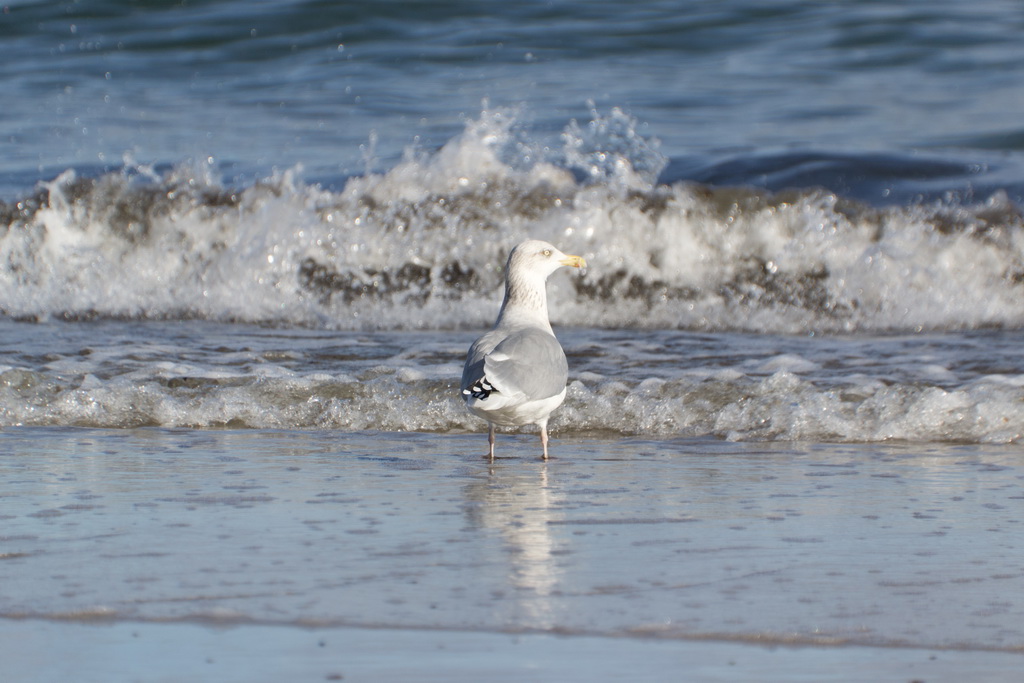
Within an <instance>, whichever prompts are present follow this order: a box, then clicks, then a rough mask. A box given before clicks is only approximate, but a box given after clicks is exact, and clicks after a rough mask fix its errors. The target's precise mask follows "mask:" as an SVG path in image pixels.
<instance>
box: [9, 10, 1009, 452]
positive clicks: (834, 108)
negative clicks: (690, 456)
mask: <svg viewBox="0 0 1024 683" xmlns="http://www.w3.org/2000/svg"><path fill="white" fill-rule="evenodd" d="M677 5H678V4H677V3H659V2H647V3H632V4H628V5H622V4H620V3H572V2H565V3H553V4H548V3H508V4H505V5H502V6H494V7H490V6H487V7H484V6H483V5H473V4H468V5H467V4H464V3H440V4H437V3H431V4H427V3H418V2H407V3H394V2H380V3H363V4H360V5H358V6H354V5H353V6H350V5H348V4H344V3H342V4H339V3H306V2H285V3H273V4H272V5H267V4H259V3H256V4H254V3H240V2H198V3H151V4H145V5H139V4H134V3H121V2H107V3H76V2H69V3H32V2H15V3H11V4H9V5H7V6H6V7H5V11H4V13H3V15H2V20H0V41H3V44H4V45H5V46H6V47H7V49H8V50H9V53H10V54H17V55H18V56H19V58H18V59H11V60H4V64H3V66H2V67H0V68H2V69H3V75H4V82H5V83H6V84H7V97H6V102H7V106H6V107H5V110H4V114H3V118H2V119H0V151H2V154H0V159H2V161H0V178H2V179H3V183H2V193H0V196H2V197H3V203H2V204H0V225H2V226H4V229H3V233H2V235H0V256H2V258H0V311H2V313H3V314H4V319H3V320H2V321H0V324H2V326H3V328H4V338H5V340H6V341H5V345H4V347H3V348H2V349H0V364H2V374H0V378H2V385H0V389H2V398H0V421H2V423H3V424H5V425H19V424H20V425H51V426H52V425H57V426H59V425H79V426H93V427H131V426H138V425H156V426H190V427H212V426H223V425H242V426H246V427H282V426H295V427H300V428H304V427H322V428H332V429H360V428H363V427H365V426H371V425H383V426H385V428H387V429H415V430H424V431H448V430H452V429H472V428H474V426H475V425H474V422H473V421H472V420H471V419H470V418H468V417H467V416H466V415H464V414H463V412H462V410H461V407H460V406H459V405H458V402H457V401H455V400H452V397H451V394H452V391H451V382H452V381H453V379H454V378H455V377H456V376H457V375H458V367H457V366H458V365H459V364H460V362H461V355H462V353H463V348H464V347H465V346H466V345H467V344H468V342H469V341H470V340H471V338H472V335H473V334H474V333H478V332H479V331H480V330H482V329H485V328H486V327H487V326H488V325H490V324H491V322H492V320H493V317H494V315H495V311H496V309H497V305H498V303H499V300H500V296H501V294H500V293H501V278H502V266H503V264H504V259H505V256H506V254H507V252H508V250H509V249H510V248H511V247H512V246H513V245H514V244H516V243H517V242H519V241H520V240H522V239H524V238H526V237H539V238H543V239H548V240H550V241H552V242H554V243H556V244H558V245H559V246H560V247H561V248H562V249H563V250H565V251H567V252H570V253H579V254H582V255H583V256H585V257H586V258H587V260H588V262H589V263H590V264H591V265H590V268H589V269H588V270H587V271H586V272H584V273H583V274H582V275H580V276H570V275H567V274H565V273H559V274H557V275H556V276H555V277H553V278H552V280H551V282H550V283H549V295H550V298H551V310H552V316H553V322H554V323H555V325H556V327H557V328H559V329H560V330H561V335H562V337H563V339H564V341H565V342H566V344H567V345H568V347H569V351H570V355H571V356H572V359H573V363H572V371H573V378H572V386H571V388H570V396H569V401H568V404H567V406H566V409H565V410H563V411H561V413H560V418H559V424H558V428H559V429H560V430H561V431H562V432H563V433H566V432H574V431H576V432H583V433H586V432H588V431H591V430H594V429H600V430H602V431H607V430H611V431H612V432H613V433H621V434H650V435H658V436H673V435H680V434H682V435H707V434H712V435H716V436H721V437H726V438H753V439H794V438H798V439H810V440H838V441H877V440H886V439H901V440H912V441H918V440H919V441H931V440H953V441H967V442H982V443H984V442H1000V443H1005V442H1016V441H1017V440H1018V439H1019V438H1020V434H1021V430H1022V428H1024V424H1022V420H1021V417H1022V409H1021V406H1022V402H1021V400H1022V398H1024V388H1022V387H1024V367H1022V365H1021V358H1020V354H1019V353H1017V349H1018V348H1019V342H1020V332H1019V330H1020V329H1021V326H1022V324H1024V296H1022V294H1024V217H1022V213H1021V210H1020V208H1019V206H1018V202H1019V201H1020V199H1021V197H1022V193H1024V169H1022V165H1021V161H1022V152H1021V150H1020V149H1019V147H1020V140H1021V134H1020V130H1021V129H1020V126H1019V122H1018V111H1019V107H1018V106H1017V105H1018V104H1019V93H1020V89H1019V87H1018V83H1019V82H1020V78H1021V76H1024V49H1022V48H1020V47H1019V45H1018V43H1019V41H1018V40H1017V33H1018V29H1019V28H1020V24H1021V23H1024V15H1022V13H1021V12H1020V11H1019V8H1017V6H1016V5H1015V4H1013V3H1008V2H980V3H975V4H973V5H971V7H970V9H967V8H965V7H962V6H961V5H960V4H958V3H952V2H948V3H947V2H940V3H934V2H929V3H917V2H904V3H872V2H865V3H853V4H851V3H844V4H841V5H840V4H835V5H833V4H820V3H802V2H793V3H773V4H772V5H771V6H770V7H765V6H764V4H763V3H751V2H724V3H715V4H713V5H711V4H706V3H693V4H692V5H690V6H687V7H684V8H679V7H678V6H677ZM610 27H614V30H611V28H610ZM1015 98H1018V99H1015ZM42 340H46V342H45V343H44V342H42ZM396 394H397V395H399V396H401V397H402V398H401V400H399V401H394V400H392V397H393V396H394V395H396ZM296 399H298V400H299V403H296Z"/></svg>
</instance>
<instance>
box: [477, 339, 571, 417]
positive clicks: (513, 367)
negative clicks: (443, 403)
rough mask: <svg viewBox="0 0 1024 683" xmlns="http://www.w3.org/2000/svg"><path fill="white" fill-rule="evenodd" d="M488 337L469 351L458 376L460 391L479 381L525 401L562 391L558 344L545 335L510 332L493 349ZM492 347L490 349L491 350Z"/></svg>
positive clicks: (565, 373)
mask: <svg viewBox="0 0 1024 683" xmlns="http://www.w3.org/2000/svg"><path fill="white" fill-rule="evenodd" d="M490 334H491V333H488V334H486V335H484V336H483V337H481V338H480V339H478V340H477V341H476V343H474V344H473V346H472V347H470V350H469V357H468V358H467V359H466V366H465V368H464V369H463V372H462V389H463V391H464V392H465V391H466V390H467V389H471V388H472V387H475V386H477V385H478V384H479V383H480V382H481V381H486V384H487V385H489V386H490V387H492V388H493V390H494V391H498V392H500V393H502V394H506V395H515V394H523V395H525V396H526V398H527V399H529V400H537V399H542V398H548V397H549V396H555V395H556V394H559V393H561V391H562V390H563V389H565V383H566V381H567V380H568V378H569V364H568V362H567V361H566V359H565V352H564V351H562V347H561V345H560V344H559V343H558V340H557V339H555V338H554V337H553V336H552V335H550V334H548V333H547V332H544V331H541V330H537V329H532V328H531V329H525V330H520V331H518V332H513V333H512V334H510V335H508V336H507V337H505V338H504V339H502V340H501V341H499V342H498V343H497V344H496V345H494V342H495V339H494V338H493V337H491V338H489V335H490ZM492 345H493V346H492Z"/></svg>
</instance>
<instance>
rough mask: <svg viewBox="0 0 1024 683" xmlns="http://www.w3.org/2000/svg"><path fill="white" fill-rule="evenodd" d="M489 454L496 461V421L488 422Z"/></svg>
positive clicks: (492, 460)
mask: <svg viewBox="0 0 1024 683" xmlns="http://www.w3.org/2000/svg"><path fill="white" fill-rule="evenodd" d="M487 446H488V449H487V456H488V457H489V458H490V459H491V462H494V423H493V422H488V423H487Z"/></svg>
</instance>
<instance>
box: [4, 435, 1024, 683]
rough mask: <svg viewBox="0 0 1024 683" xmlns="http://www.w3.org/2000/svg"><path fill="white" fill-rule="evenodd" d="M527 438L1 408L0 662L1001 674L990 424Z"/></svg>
mask: <svg viewBox="0 0 1024 683" xmlns="http://www.w3.org/2000/svg"><path fill="white" fill-rule="evenodd" d="M535 439H536V435H519V436H513V435H506V436H505V438H504V439H501V438H499V444H500V446H501V445H503V446H504V449H503V451H504V453H503V455H502V457H500V458H499V459H498V460H496V461H495V463H493V464H490V463H489V462H487V461H486V460H485V459H484V458H482V457H481V453H482V451H483V449H482V448H481V446H485V442H486V439H485V438H484V437H483V436H482V435H469V434H466V435H441V434H423V433H407V434H399V433H379V432H378V433H374V432H364V433H352V434H337V433H331V432H308V431H303V432H295V431H265V430H244V431H230V430H225V431H218V430H214V431H200V432H197V431H192V430H163V429H141V430H131V431H127V432H126V431H119V430H80V429H67V428H56V429H45V428H14V429H8V430H5V432H4V433H3V434H2V435H0V448H2V449H3V455H4V457H3V458H2V459H0V467H2V468H3V473H2V476H3V480H4V481H5V482H7V484H6V487H7V494H6V496H5V498H4V500H3V501H2V508H0V514H2V515H3V517H4V534H3V536H2V537H0V543H2V545H0V557H2V565H0V569H2V570H3V571H4V594H5V609H4V613H3V615H2V616H3V626H2V628H3V631H4V633H5V637H4V638H3V643H4V645H3V648H4V649H5V652H4V653H3V656H2V657H0V661H2V662H3V664H2V665H0V668H4V669H6V670H7V671H8V672H13V673H12V675H13V676H15V677H14V678H12V677H11V676H7V678H8V679H9V680H18V678H17V676H18V675H21V674H23V672H26V671H38V673H39V674H40V675H41V676H42V678H36V679H34V680H58V679H59V678H60V676H61V675H63V674H65V673H66V672H67V671H69V669H68V668H67V667H69V666H72V664H71V663H73V666H74V667H75V670H79V669H78V668H79V667H81V669H80V672H81V674H82V675H83V676H85V678H81V679H80V680H102V679H104V678H106V679H107V680H110V678H109V676H111V675H115V676H116V675H117V674H118V672H120V671H122V670H124V671H130V672H132V675H133V676H134V677H135V678H133V680H174V676H175V675H177V674H176V673H175V672H176V671H177V670H178V669H176V667H178V666H179V665H180V666H185V667H192V669H188V668H186V669H182V670H181V671H189V670H194V671H195V672H196V673H197V674H198V675H203V676H206V675H207V674H209V676H210V678H211V679H212V678H217V679H218V680H277V679H278V676H282V675H284V674H285V673H288V675H291V674H297V675H299V676H300V677H301V676H303V675H306V674H308V675H309V676H310V677H311V679H313V680H316V679H320V680H324V679H326V680H329V679H328V678H326V677H328V676H331V675H335V674H337V675H343V676H345V680H388V679H390V680H442V679H453V680H474V679H477V677H478V676H480V675H481V674H485V675H486V677H487V678H489V679H490V678H492V677H493V678H495V679H497V680H502V679H503V677H505V679H507V680H522V678H524V677H525V678H529V677H530V676H534V675H536V676H538V677H540V678H545V677H550V678H552V679H557V680H585V679H586V680H613V679H614V678H616V677H617V676H616V672H618V673H628V671H634V672H635V673H637V674H638V675H639V676H640V677H641V678H643V677H644V676H648V677H649V678H648V680H657V679H661V678H663V677H664V676H665V675H673V674H674V673H676V672H681V673H686V672H687V671H688V669H687V667H694V668H693V669H692V671H691V674H692V678H690V680H772V679H773V676H774V674H771V675H769V674H770V672H777V673H778V675H779V679H781V680H793V679H794V678H797V677H800V676H803V677H809V678H813V679H815V680H878V679H879V678H882V679H889V680H892V679H893V678H894V677H901V678H905V679H906V680H918V679H919V680H955V679H956V678H958V677H959V675H960V674H963V675H965V676H966V675H971V676H980V677H978V678H977V680H993V681H998V680H1007V681H1009V680H1013V679H1014V678H1015V677H1016V676H1017V675H1019V670H1020V666H1021V663H1022V662H1024V630H1022V627H1021V622H1020V619H1019V614H1020V609H1021V607H1020V604H1019V601H1018V600H1017V599H1016V596H1018V595H1021V594H1024V592H1022V590H1021V589H1022V588H1024V586H1022V583H1024V567H1022V566H1021V562H1020V557H1021V553H1020V547H1019V542H1018V536H1019V531H1018V530H1019V525H1020V523H1021V518H1020V515H1019V501H1020V500H1021V496H1022V495H1024V492H1022V488H1021V483H1020V482H1021V480H1022V477H1024V473H1022V472H1021V471H1020V464H1019V456H1018V454H1017V452H1016V449H1015V448H1014V447H998V446H977V445H961V446H956V445H946V446H943V445H928V446H921V445H902V446H901V445H881V444H867V445H841V446H828V445H821V444H808V445H807V446H804V447H801V446H800V445H799V444H764V443H759V444H736V443H728V442H722V441H717V440H710V441H709V440H701V439H683V440H647V439H616V440H596V439H584V438H567V439H559V438H558V436H557V435H555V438H554V440H553V448H552V451H553V454H554V457H553V459H552V460H551V461H550V462H548V463H543V462H541V461H540V460H539V459H538V458H537V453H536V452H535V451H536V450H537V444H536V443H535ZM500 446H499V447H500ZM499 453H501V451H499ZM156 643H160V644H161V647H159V648H157V647H156V645H155V644H156ZM175 643H176V644H177V645H173V644H175ZM321 643H323V645H322V646H321ZM44 644H45V649H46V650H47V651H48V652H51V653H63V654H65V655H66V657H52V658H48V659H47V660H45V661H41V660H40V657H39V648H40V647H43V646H44ZM172 645H173V647H172ZM328 646H330V647H328ZM179 647H180V648H181V650H180V651H181V652H183V653H185V655H186V656H185V657H184V658H183V659H181V660H180V664H179V663H178V662H179V659H178V658H177V657H176V656H175V655H174V654H173V653H175V652H178V648H179ZM154 649H157V650H159V651H160V653H159V654H153V650H154ZM453 649H454V650H456V651H458V652H465V653H466V656H465V657H461V656H460V657H453V656H452V652H451V651H452V650H453ZM104 653H107V655H109V656H104ZM573 653H575V654H576V656H575V657H570V656H569V655H571V654H573ZM153 657H155V659H154V658H153ZM172 659H173V661H172ZM207 660H209V661H207ZM570 661H571V662H572V664H571V665H570V664H569V662H570ZM161 662H166V664H167V666H166V667H165V666H164V665H163V664H161ZM260 662H265V666H264V664H261V663H260ZM631 662H633V663H632V664H631ZM35 667H41V668H39V669H36V668H35ZM218 667H219V668H218ZM275 667H276V669H275ZM633 667H635V668H633ZM274 671H277V672H278V673H276V674H275V673H273V672H274ZM819 674H820V675H822V676H824V677H823V678H820V679H819V678H818V675H819ZM222 675H223V676H224V678H220V676H222ZM47 676H49V677H50V678H46V677H47ZM830 676H831V678H830ZM89 677H91V678H89Z"/></svg>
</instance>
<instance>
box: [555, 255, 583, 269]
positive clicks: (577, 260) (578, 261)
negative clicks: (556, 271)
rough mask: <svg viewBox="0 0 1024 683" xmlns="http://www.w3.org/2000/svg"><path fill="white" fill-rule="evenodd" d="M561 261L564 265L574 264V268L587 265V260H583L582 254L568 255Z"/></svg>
mask: <svg viewBox="0 0 1024 683" xmlns="http://www.w3.org/2000/svg"><path fill="white" fill-rule="evenodd" d="M559 263H560V264H561V265H563V266H572V267H573V268H586V267H587V262H586V261H585V260H583V257H582V256H566V257H565V258H564V259H562V260H561V261H559Z"/></svg>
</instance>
